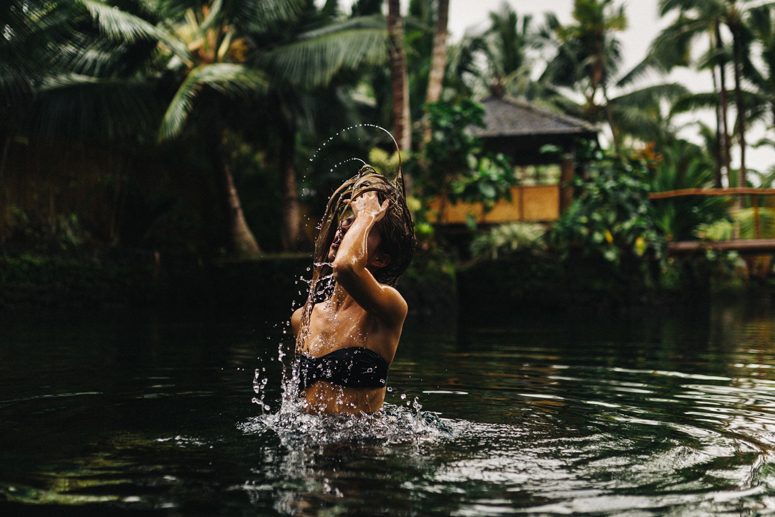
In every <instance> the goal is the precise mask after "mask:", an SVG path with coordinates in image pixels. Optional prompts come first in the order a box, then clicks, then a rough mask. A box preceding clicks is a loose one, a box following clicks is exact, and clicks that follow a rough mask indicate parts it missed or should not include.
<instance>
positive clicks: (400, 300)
mask: <svg viewBox="0 0 775 517" xmlns="http://www.w3.org/2000/svg"><path fill="white" fill-rule="evenodd" d="M382 292H383V293H384V300H385V303H384V305H383V309H384V312H383V317H385V318H387V319H388V320H389V321H390V322H391V323H393V324H395V325H398V326H399V327H401V326H403V324H404V320H405V319H406V315H407V314H408V312H409V305H408V304H407V303H406V300H405V299H404V297H403V296H402V295H401V293H400V292H398V289H396V288H395V287H392V286H389V285H382Z"/></svg>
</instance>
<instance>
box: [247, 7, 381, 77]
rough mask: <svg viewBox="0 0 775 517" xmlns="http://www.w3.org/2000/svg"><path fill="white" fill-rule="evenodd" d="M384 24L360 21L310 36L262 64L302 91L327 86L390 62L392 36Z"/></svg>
mask: <svg viewBox="0 0 775 517" xmlns="http://www.w3.org/2000/svg"><path fill="white" fill-rule="evenodd" d="M369 18H371V17H369ZM382 20H383V22H382V23H377V22H376V19H375V18H371V19H356V20H353V21H350V22H345V23H342V24H336V25H334V26H332V27H327V28H325V29H320V30H316V31H314V32H309V33H307V34H304V35H302V36H301V37H300V38H299V39H298V40H297V41H295V42H293V43H290V44H287V45H283V46H282V47H280V48H278V49H276V50H273V51H271V52H268V53H266V54H265V55H263V56H261V57H260V64H262V65H265V66H269V67H271V68H272V69H273V70H275V71H276V72H277V73H278V74H279V77H278V79H282V80H284V81H287V82H289V83H291V84H294V85H297V86H299V87H302V88H315V87H318V86H325V85H326V84H328V83H329V82H330V81H331V79H332V78H333V77H334V75H335V74H337V73H338V72H340V71H342V70H354V69H357V68H359V67H362V66H366V65H382V64H384V63H386V62H387V59H388V35H387V28H386V27H385V25H384V18H383V19H382Z"/></svg>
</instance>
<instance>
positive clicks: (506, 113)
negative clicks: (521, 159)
mask: <svg viewBox="0 0 775 517" xmlns="http://www.w3.org/2000/svg"><path fill="white" fill-rule="evenodd" d="M479 102H480V104H482V105H483V106H484V110H485V115H484V124H485V127H483V128H482V127H471V128H470V129H471V133H472V134H473V135H474V136H476V137H479V138H492V137H520V136H538V135H547V136H548V135H553V136H560V135H563V136H579V137H586V138H594V136H595V134H597V129H596V128H595V127H594V126H593V125H592V124H590V123H589V122H587V121H585V120H581V119H578V118H575V117H570V116H568V115H563V114H561V113H557V112H555V111H552V110H549V109H546V108H542V107H539V106H536V105H535V104H532V103H530V102H527V101H525V100H521V99H515V98H513V97H506V96H504V97H494V96H493V97H488V98H486V99H483V100H481V101H479Z"/></svg>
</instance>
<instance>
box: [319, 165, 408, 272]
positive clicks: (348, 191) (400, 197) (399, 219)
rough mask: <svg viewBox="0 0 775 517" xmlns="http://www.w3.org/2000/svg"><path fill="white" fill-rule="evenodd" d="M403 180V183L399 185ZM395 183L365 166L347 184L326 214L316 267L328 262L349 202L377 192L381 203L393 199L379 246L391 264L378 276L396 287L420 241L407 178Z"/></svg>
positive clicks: (379, 226) (381, 224) (381, 227)
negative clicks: (408, 200) (406, 192)
mask: <svg viewBox="0 0 775 517" xmlns="http://www.w3.org/2000/svg"><path fill="white" fill-rule="evenodd" d="M398 180H400V181H401V183H399V182H398ZM398 180H397V181H396V184H393V183H391V182H390V180H388V179H387V178H386V177H385V176H383V175H382V174H379V173H378V172H377V171H376V170H374V168H373V167H372V166H371V165H364V166H363V167H361V169H360V170H359V171H358V174H356V175H355V176H353V177H352V178H350V179H349V180H347V181H345V182H344V184H342V186H341V187H339V188H338V189H337V190H336V192H334V194H333V195H332V196H331V199H329V201H328V205H327V206H326V212H325V214H324V215H323V224H322V226H321V228H320V234H319V235H318V239H317V241H316V242H315V264H316V266H317V265H318V264H323V263H325V262H326V258H327V255H328V250H329V248H330V247H331V243H332V242H333V240H334V236H335V235H336V231H337V229H338V228H339V225H340V224H341V221H342V220H343V218H344V217H343V216H344V215H345V213H346V212H347V210H348V208H349V203H350V202H352V201H354V200H355V199H357V198H358V197H360V196H362V195H364V194H365V193H367V192H376V193H377V198H378V199H379V202H380V203H383V202H384V201H385V200H386V199H387V200H389V203H388V209H387V212H386V213H385V216H384V217H383V218H382V219H381V220H380V221H379V222H378V223H377V230H378V231H379V235H380V237H381V240H380V244H379V247H378V248H377V249H378V250H379V251H381V252H382V253H385V254H387V255H389V256H390V263H389V264H388V265H386V266H384V267H381V268H379V269H378V270H377V271H376V272H375V273H374V277H375V278H376V279H377V281H378V282H380V283H383V284H387V285H390V286H393V287H395V286H396V285H398V280H399V279H400V278H401V275H402V274H403V273H404V271H406V268H408V267H409V264H410V263H411V262H412V257H413V256H414V249H415V246H416V244H417V239H416V238H415V236H414V222H413V221H412V214H411V212H410V211H409V208H408V207H407V206H406V199H405V198H404V193H403V178H402V177H399V178H398Z"/></svg>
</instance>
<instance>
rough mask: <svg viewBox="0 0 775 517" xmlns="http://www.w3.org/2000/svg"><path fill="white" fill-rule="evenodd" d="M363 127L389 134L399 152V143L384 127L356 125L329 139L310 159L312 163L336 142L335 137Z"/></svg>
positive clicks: (364, 124)
mask: <svg viewBox="0 0 775 517" xmlns="http://www.w3.org/2000/svg"><path fill="white" fill-rule="evenodd" d="M361 127H368V128H374V129H378V130H380V131H382V132H384V133H385V134H387V135H388V136H389V137H390V139H391V140H393V144H394V145H395V148H396V150H399V147H398V142H396V139H395V137H393V134H392V133H391V132H390V131H388V130H387V129H385V128H384V127H381V126H378V125H376V124H368V123H363V124H355V125H354V126H350V127H348V128H346V129H342V130H340V131H337V133H336V134H335V135H333V136H331V137H329V138H328V140H326V141H325V142H323V145H321V146H320V147H318V148H317V150H316V151H315V152H314V153H313V154H312V158H310V159H309V161H310V163H311V162H314V161H315V158H317V156H318V154H320V152H321V151H322V150H323V148H325V147H326V146H327V145H328V144H329V143H331V142H332V141H333V140H334V138H335V137H337V136H340V135H342V134H344V133H346V132H348V131H353V130H355V129H358V128H361Z"/></svg>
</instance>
